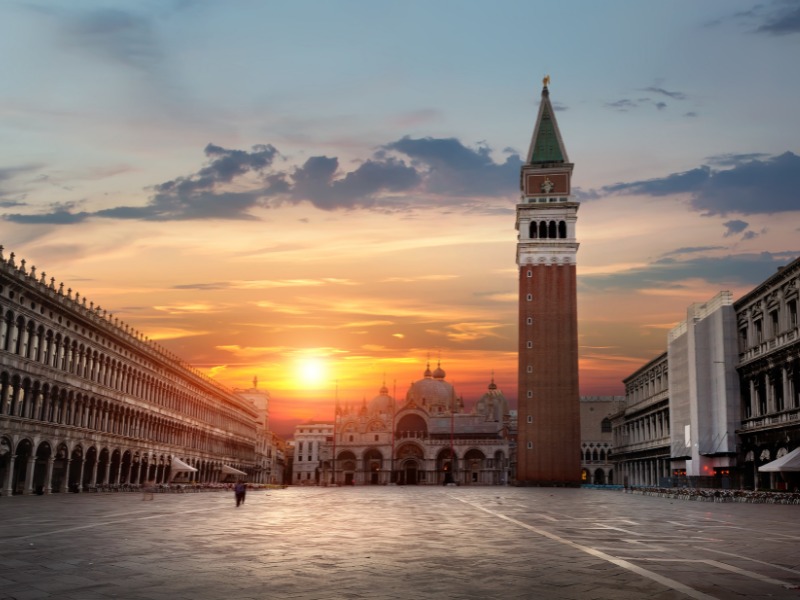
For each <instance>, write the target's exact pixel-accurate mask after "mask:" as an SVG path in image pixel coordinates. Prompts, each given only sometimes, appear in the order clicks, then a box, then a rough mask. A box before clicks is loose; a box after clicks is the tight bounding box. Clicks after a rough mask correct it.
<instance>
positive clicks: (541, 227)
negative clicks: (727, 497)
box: [539, 221, 547, 239]
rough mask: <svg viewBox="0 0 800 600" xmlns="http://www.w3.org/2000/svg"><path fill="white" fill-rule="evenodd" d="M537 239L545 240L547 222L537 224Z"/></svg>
mask: <svg viewBox="0 0 800 600" xmlns="http://www.w3.org/2000/svg"><path fill="white" fill-rule="evenodd" d="M539 237H540V238H542V239H546V238H547V221H541V222H540V223H539Z"/></svg>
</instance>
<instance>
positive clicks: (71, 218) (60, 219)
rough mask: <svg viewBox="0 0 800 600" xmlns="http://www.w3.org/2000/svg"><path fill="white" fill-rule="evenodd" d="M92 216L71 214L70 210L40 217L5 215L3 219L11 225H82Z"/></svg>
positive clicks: (79, 213)
mask: <svg viewBox="0 0 800 600" xmlns="http://www.w3.org/2000/svg"><path fill="white" fill-rule="evenodd" d="M90 216H91V215H90V214H89V213H85V212H71V211H69V210H56V211H53V212H51V213H46V214H40V215H23V214H10V215H3V219H5V220H6V221H9V222H11V223H20V224H22V225H74V224H75V223H82V222H83V221H85V220H86V219H87V218H89V217H90Z"/></svg>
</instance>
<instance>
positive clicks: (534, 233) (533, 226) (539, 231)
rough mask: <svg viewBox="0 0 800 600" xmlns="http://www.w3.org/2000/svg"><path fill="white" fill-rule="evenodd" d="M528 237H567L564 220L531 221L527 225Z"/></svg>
mask: <svg viewBox="0 0 800 600" xmlns="http://www.w3.org/2000/svg"><path fill="white" fill-rule="evenodd" d="M528 237H529V238H530V239H532V240H535V239H542V240H545V239H551V240H552V239H565V238H566V237H567V222H566V221H531V222H530V224H529V225H528Z"/></svg>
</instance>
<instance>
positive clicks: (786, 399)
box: [781, 365, 792, 409]
mask: <svg viewBox="0 0 800 600" xmlns="http://www.w3.org/2000/svg"><path fill="white" fill-rule="evenodd" d="M781 397H782V398H783V408H784V409H786V408H788V407H791V406H792V391H791V386H790V385H789V372H788V370H787V368H786V365H783V366H782V367H781Z"/></svg>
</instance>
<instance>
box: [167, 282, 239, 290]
mask: <svg viewBox="0 0 800 600" xmlns="http://www.w3.org/2000/svg"><path fill="white" fill-rule="evenodd" d="M230 288H231V284H230V283H229V282H227V281H218V282H213V283H186V284H183V285H173V286H172V289H173V290H198V291H203V292H205V291H211V290H227V289H230Z"/></svg>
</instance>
